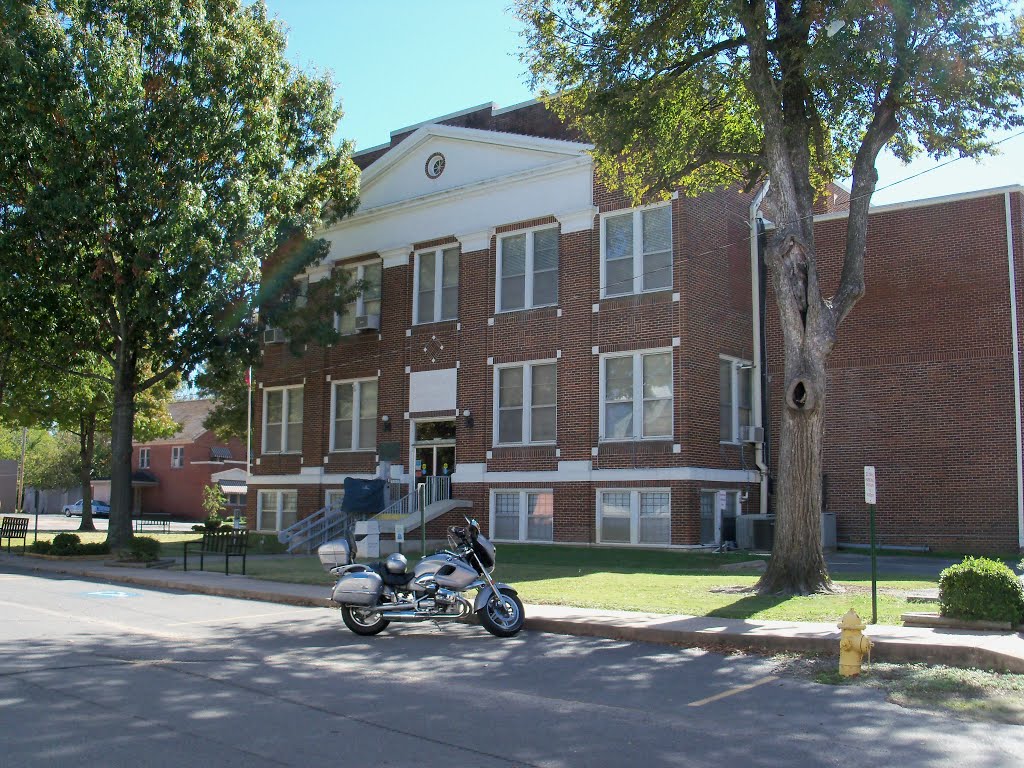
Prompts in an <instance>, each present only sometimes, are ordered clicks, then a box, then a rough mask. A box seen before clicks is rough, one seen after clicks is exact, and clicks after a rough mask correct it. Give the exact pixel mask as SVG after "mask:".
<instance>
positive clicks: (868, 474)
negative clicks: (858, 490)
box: [864, 467, 875, 504]
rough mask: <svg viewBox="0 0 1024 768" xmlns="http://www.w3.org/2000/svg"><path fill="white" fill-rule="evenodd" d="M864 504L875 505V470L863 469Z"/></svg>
mask: <svg viewBox="0 0 1024 768" xmlns="http://www.w3.org/2000/svg"><path fill="white" fill-rule="evenodd" d="M864 503H865V504H874V503H875V468H874V467H864Z"/></svg>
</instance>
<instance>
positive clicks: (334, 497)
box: [324, 488, 345, 509]
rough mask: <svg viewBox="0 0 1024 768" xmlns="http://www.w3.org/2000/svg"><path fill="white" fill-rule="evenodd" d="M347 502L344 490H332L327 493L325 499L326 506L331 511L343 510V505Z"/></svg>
mask: <svg viewBox="0 0 1024 768" xmlns="http://www.w3.org/2000/svg"><path fill="white" fill-rule="evenodd" d="M344 500H345V489H344V488H332V489H331V490H329V491H327V494H326V496H325V497H324V506H325V507H328V508H330V509H341V503H342V501H344Z"/></svg>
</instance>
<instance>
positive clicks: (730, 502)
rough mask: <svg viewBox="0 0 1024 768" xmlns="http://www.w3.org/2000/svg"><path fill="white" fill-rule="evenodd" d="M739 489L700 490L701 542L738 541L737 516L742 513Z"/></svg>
mask: <svg viewBox="0 0 1024 768" xmlns="http://www.w3.org/2000/svg"><path fill="white" fill-rule="evenodd" d="M742 512H743V510H742V508H741V507H740V492H739V491H701V492H700V543H701V544H705V545H713V544H721V543H722V542H723V541H732V542H735V541H736V516H737V515H740V514H742Z"/></svg>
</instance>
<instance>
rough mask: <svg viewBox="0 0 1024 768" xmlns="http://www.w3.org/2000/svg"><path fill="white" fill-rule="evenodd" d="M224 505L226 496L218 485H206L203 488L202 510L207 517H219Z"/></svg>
mask: <svg viewBox="0 0 1024 768" xmlns="http://www.w3.org/2000/svg"><path fill="white" fill-rule="evenodd" d="M226 505H227V497H226V496H225V495H224V491H222V490H221V488H220V486H219V485H217V484H214V485H207V486H205V487H204V488H203V511H204V512H206V514H207V515H209V517H211V518H212V517H219V515H220V513H221V512H222V511H223V510H224V507H225V506H226Z"/></svg>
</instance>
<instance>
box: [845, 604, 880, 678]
mask: <svg viewBox="0 0 1024 768" xmlns="http://www.w3.org/2000/svg"><path fill="white" fill-rule="evenodd" d="M836 626H837V627H839V629H840V630H842V632H841V635H840V639H839V674H840V675H842V676H843V677H856V676H857V675H859V674H860V665H861V660H862V659H863V658H864V655H865V654H870V653H871V646H872V645H874V643H872V642H871V639H870V638H869V637H867V636H866V635H864V634H863V633H864V627H866V626H867V625H866V624H865V623H864V622H863V621H861V618H860V616H858V615H857V612H856V611H855V610H853V608H851V609H850V610H849V611H848V612H847V613H846V615H845V616H843V618H842V619H840V620H839V623H838V624H837V625H836Z"/></svg>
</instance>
